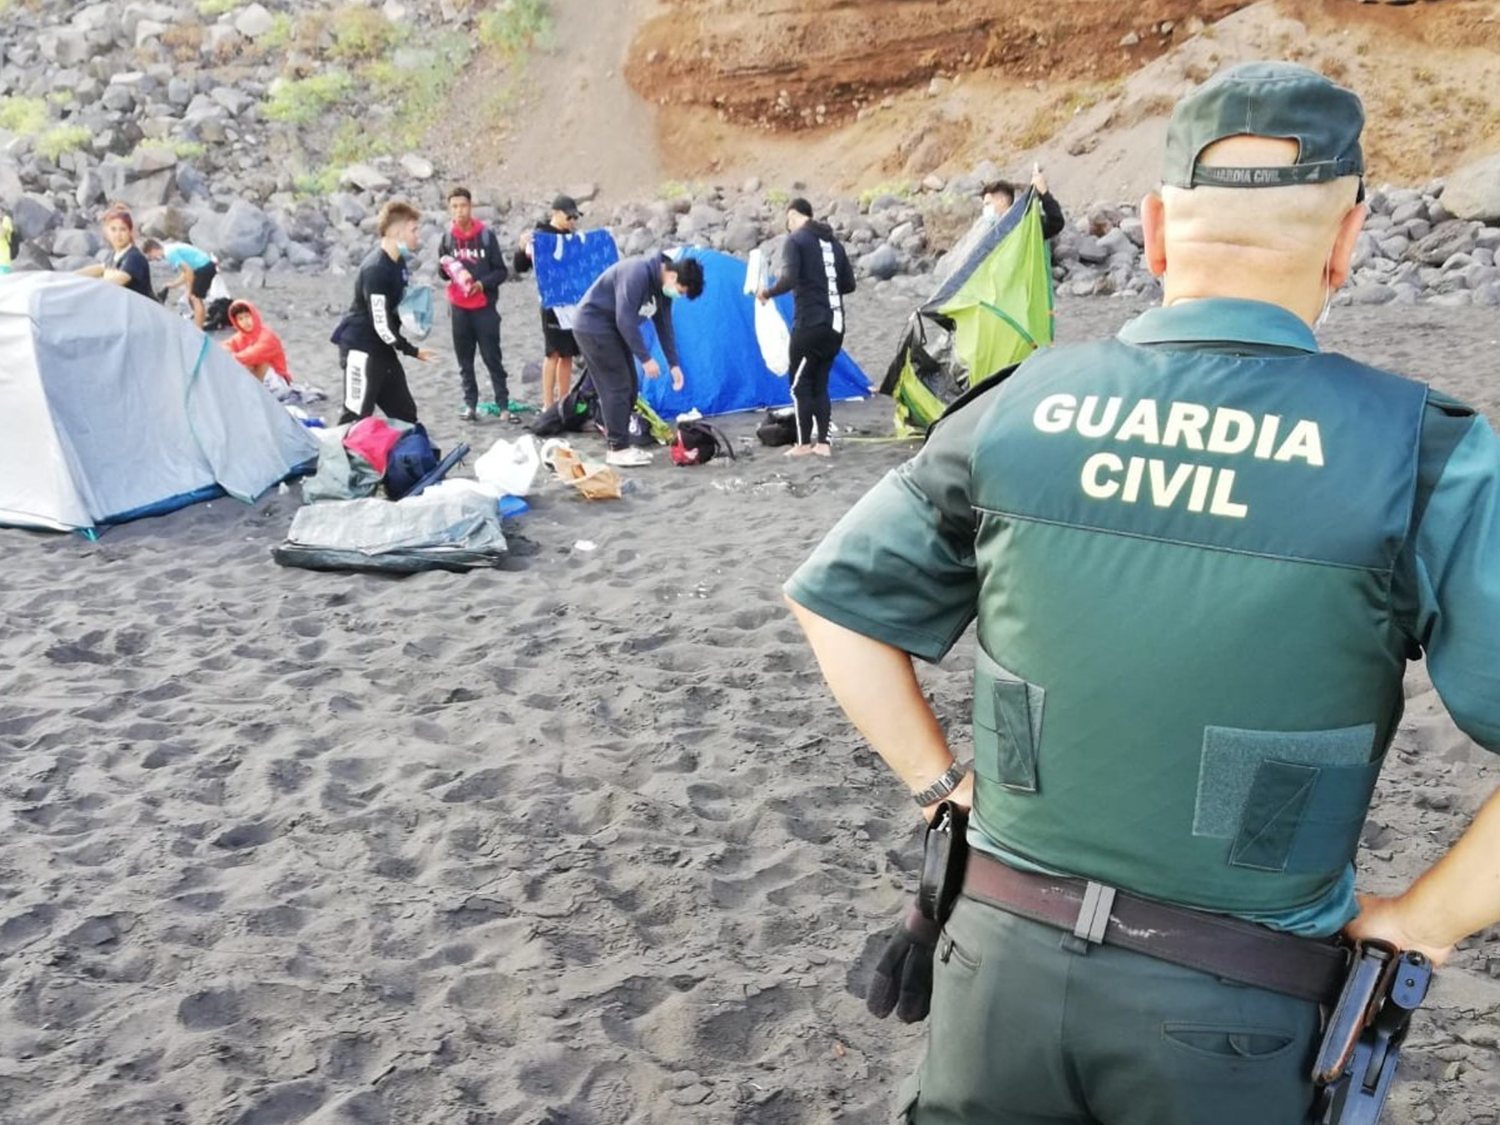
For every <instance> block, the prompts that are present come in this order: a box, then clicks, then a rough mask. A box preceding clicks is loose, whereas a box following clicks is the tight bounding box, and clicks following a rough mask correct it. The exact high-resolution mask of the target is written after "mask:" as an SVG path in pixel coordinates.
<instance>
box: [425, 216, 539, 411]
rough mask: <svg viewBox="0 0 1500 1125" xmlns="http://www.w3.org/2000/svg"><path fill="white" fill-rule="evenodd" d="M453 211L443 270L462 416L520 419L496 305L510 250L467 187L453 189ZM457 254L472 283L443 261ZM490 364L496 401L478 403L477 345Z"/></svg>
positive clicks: (440, 252) (443, 244)
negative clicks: (480, 214)
mask: <svg viewBox="0 0 1500 1125" xmlns="http://www.w3.org/2000/svg"><path fill="white" fill-rule="evenodd" d="M448 214H449V216H450V217H451V218H452V219H453V225H452V226H451V227H449V228H448V230H447V232H446V233H445V234H444V235H443V240H442V242H441V243H440V244H439V245H438V272H439V273H441V274H442V275H443V277H444V278H446V279H447V281H448V311H449V312H450V313H451V314H452V320H453V351H454V353H455V354H456V355H457V357H458V375H459V378H460V379H461V380H462V382H463V391H464V405H463V409H462V410H461V411H460V412H459V417H460V418H462V419H463V420H464V421H466V422H472V421H473V420H474V418H475V416H476V413H478V414H487V415H489V416H491V417H496V416H499V415H500V414H504V415H505V416H506V417H507V418H508V419H509V420H510V421H512V422H519V421H520V419H519V418H518V417H517V416H516V415H515V414H513V413H511V410H510V387H509V382H510V380H509V379H508V378H507V376H506V374H505V362H504V360H503V359H502V358H501V355H500V310H499V309H498V308H496V307H495V301H496V299H497V298H498V296H499V292H500V284H501V282H503V281H504V280H505V278H506V277H507V276H508V275H507V272H506V269H505V252H504V251H503V250H501V249H500V240H499V239H498V238H496V237H495V232H494V231H492V230H491V229H490V228H489V227H487V226H485V225H484V224H483V223H481V222H479V221H478V220H476V219H475V218H474V199H473V196H471V195H470V194H469V189H468V188H462V187H456V188H454V189H453V190H452V191H451V192H449V193H448ZM450 258H451V259H453V260H454V261H455V262H457V263H458V264H459V265H461V266H462V267H463V268H464V269H465V270H467V271H468V272H469V280H470V282H471V284H470V285H469V286H464V285H461V284H460V283H459V282H458V280H457V279H456V278H455V276H454V274H455V272H456V271H454V270H450V269H449V268H448V266H447V265H445V264H444V262H445V261H446V260H448V259H450ZM476 347H477V348H478V349H479V354H480V355H481V356H483V357H484V365H485V367H486V368H488V369H489V373H490V387H491V389H492V390H493V391H494V393H495V398H494V401H493V402H486V403H484V404H483V405H480V404H479V384H478V382H477V381H476V380H475V378H474V350H475V348H476Z"/></svg>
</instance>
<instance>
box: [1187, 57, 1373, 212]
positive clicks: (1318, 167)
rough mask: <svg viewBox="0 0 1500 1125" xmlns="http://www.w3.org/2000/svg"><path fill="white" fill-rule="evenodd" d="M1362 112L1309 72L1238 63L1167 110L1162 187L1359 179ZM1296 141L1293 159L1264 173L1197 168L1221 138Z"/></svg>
mask: <svg viewBox="0 0 1500 1125" xmlns="http://www.w3.org/2000/svg"><path fill="white" fill-rule="evenodd" d="M1364 124H1365V107H1364V105H1363V103H1361V102H1360V100H1359V95H1358V94H1356V93H1354V91H1353V90H1346V89H1345V88H1344V87H1342V86H1340V85H1338V83H1336V82H1332V81H1330V80H1329V79H1327V78H1325V77H1323V75H1321V74H1319V73H1318V72H1317V71H1315V70H1309V69H1307V67H1305V66H1296V65H1294V64H1292V63H1282V62H1255V63H1245V64H1243V65H1241V66H1236V67H1232V68H1231V69H1229V70H1226V71H1225V72H1224V73H1222V74H1217V75H1215V76H1214V77H1213V78H1211V79H1209V80H1208V81H1207V82H1205V83H1204V84H1203V85H1202V86H1199V87H1198V89H1196V90H1194V91H1193V92H1192V93H1191V94H1189V95H1188V96H1187V97H1185V98H1183V99H1182V101H1180V102H1178V103H1177V106H1176V108H1175V109H1174V110H1173V111H1172V123H1171V124H1170V125H1168V126H1167V160H1166V167H1165V169H1164V170H1163V173H1162V180H1163V182H1164V183H1167V184H1170V185H1172V186H1173V187H1180V188H1193V187H1198V186H1199V185H1208V186H1211V187H1233V188H1257V187H1284V186H1286V185H1288V184H1318V183H1325V182H1327V181H1328V180H1337V179H1341V178H1342V177H1344V176H1363V175H1364V173H1365V157H1364V153H1363V152H1362V151H1361V150H1360V147H1359V134H1360V130H1361V129H1363V128H1364ZM1240 136H1253V137H1279V138H1283V139H1285V140H1290V141H1296V142H1297V147H1298V151H1297V160H1296V162H1295V163H1293V164H1282V165H1276V166H1272V167H1266V168H1226V167H1215V166H1205V165H1202V164H1200V163H1199V162H1198V161H1199V157H1201V156H1202V155H1203V151H1204V149H1206V148H1208V146H1209V145H1211V144H1213V143H1214V142H1215V141H1222V140H1224V139H1225V138H1226V137H1240Z"/></svg>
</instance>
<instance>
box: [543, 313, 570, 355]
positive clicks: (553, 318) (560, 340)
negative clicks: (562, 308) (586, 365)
mask: <svg viewBox="0 0 1500 1125" xmlns="http://www.w3.org/2000/svg"><path fill="white" fill-rule="evenodd" d="M542 342H543V345H544V347H543V354H544V355H549V356H553V355H560V356H566V357H569V358H571V357H573V356H576V355H578V341H577V339H575V338H574V336H573V330H572V329H571V328H564V327H563V326H562V325H561V324H559V323H558V320H557V311H556V310H555V309H543V310H542Z"/></svg>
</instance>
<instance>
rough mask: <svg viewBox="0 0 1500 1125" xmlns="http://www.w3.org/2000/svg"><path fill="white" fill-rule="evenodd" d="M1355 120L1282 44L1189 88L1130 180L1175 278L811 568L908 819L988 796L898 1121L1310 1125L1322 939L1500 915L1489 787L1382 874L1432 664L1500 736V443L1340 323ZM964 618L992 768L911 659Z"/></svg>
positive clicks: (922, 978) (941, 430) (926, 453)
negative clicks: (1349, 343) (1421, 859)
mask: <svg viewBox="0 0 1500 1125" xmlns="http://www.w3.org/2000/svg"><path fill="white" fill-rule="evenodd" d="M1363 125H1364V108H1363V105H1362V104H1361V102H1360V99H1359V98H1358V96H1357V95H1355V94H1354V93H1353V92H1352V91H1350V90H1348V89H1345V88H1343V87H1341V86H1339V85H1337V84H1335V83H1334V82H1332V81H1330V80H1329V79H1327V78H1325V77H1323V76H1322V75H1320V74H1318V73H1316V72H1315V71H1311V70H1308V69H1306V68H1304V67H1300V66H1295V65H1292V64H1289V63H1281V62H1263V63H1250V64H1246V65H1242V66H1237V67H1234V68H1232V69H1229V70H1226V71H1224V72H1222V73H1221V74H1219V75H1217V76H1215V77H1214V78H1212V79H1211V80H1210V81H1208V82H1207V83H1205V84H1204V85H1202V86H1201V87H1199V88H1198V89H1196V90H1194V91H1193V92H1191V93H1189V94H1188V95H1187V96H1186V97H1185V98H1184V99H1183V100H1182V101H1181V102H1180V103H1178V105H1177V107H1176V109H1175V111H1174V113H1173V115H1172V119H1171V123H1170V125H1169V126H1168V131H1167V138H1166V159H1165V166H1164V174H1163V186H1162V187H1161V189H1160V191H1159V192H1156V193H1153V194H1151V195H1149V196H1147V197H1146V199H1145V200H1144V201H1143V203H1142V209H1141V221H1142V226H1143V234H1144V241H1145V253H1146V260H1147V262H1148V264H1149V266H1150V268H1151V270H1152V272H1153V273H1154V274H1156V275H1157V276H1159V277H1160V278H1161V279H1162V289H1163V300H1162V305H1161V307H1159V308H1154V309H1151V310H1149V311H1147V312H1145V313H1143V314H1142V315H1141V316H1139V317H1137V318H1136V319H1134V320H1132V321H1131V322H1130V323H1128V324H1126V325H1125V327H1124V328H1123V329H1121V331H1120V332H1119V334H1118V335H1117V336H1116V337H1115V338H1114V339H1110V340H1101V341H1097V342H1092V343H1080V344H1074V345H1070V346H1065V347H1054V348H1047V349H1045V350H1043V351H1039V352H1036V353H1035V354H1033V355H1032V356H1031V357H1030V358H1028V359H1027V360H1026V361H1025V362H1024V363H1022V364H1020V365H1019V366H1018V367H1016V368H1013V369H1009V370H1007V371H1005V372H1001V373H1000V374H999V375H998V376H997V377H995V378H994V379H992V380H990V381H988V382H987V383H985V384H982V385H981V386H980V387H977V388H975V390H974V391H973V392H971V393H970V394H969V395H967V396H965V398H964V399H962V400H960V402H959V403H957V404H955V406H954V408H953V409H951V410H950V411H949V412H948V414H947V415H946V416H945V417H944V418H943V419H942V420H941V421H940V422H939V423H938V424H937V425H936V426H935V427H934V428H933V429H932V430H931V432H930V433H929V435H928V439H927V444H926V445H925V447H924V448H923V449H922V451H921V452H920V453H919V454H917V456H916V457H914V458H913V459H912V460H911V461H909V462H907V463H906V464H905V465H904V466H902V467H901V468H898V469H897V470H895V471H894V472H892V473H891V474H889V475H888V476H887V477H886V478H885V480H884V481H883V482H881V483H880V484H877V485H876V486H875V488H874V489H873V490H872V491H871V492H870V493H869V494H868V495H866V496H865V497H864V499H862V500H861V501H860V502H859V503H858V504H857V505H856V506H855V507H854V508H853V509H852V510H851V511H850V512H849V514H847V515H846V516H845V517H844V519H843V520H842V521H841V522H840V523H839V524H838V525H837V526H836V527H835V528H834V529H833V531H832V532H831V533H830V534H829V536H828V537H827V539H825V540H824V541H823V543H822V544H821V545H820V546H819V547H818V548H817V549H816V550H815V551H814V553H813V555H812V557H811V558H810V559H809V560H808V561H807V562H806V563H805V564H804V565H803V566H802V568H801V569H800V570H798V571H797V572H796V574H795V575H794V576H793V577H792V579H791V581H790V582H789V583H788V584H787V587H786V592H787V596H788V598H789V599H790V601H791V603H792V607H793V609H794V612H795V613H796V615H797V617H798V619H799V621H800V622H801V623H802V626H803V628H804V630H805V631H806V633H807V636H808V639H809V641H810V643H811V645H812V648H813V650H814V652H815V653H816V655H817V658H818V661H819V664H820V665H821V667H822V669H823V671H824V675H825V677H826V679H827V680H828V683H829V685H830V687H831V689H832V692H833V694H834V696H835V697H836V698H837V699H838V700H839V702H840V703H841V704H842V705H843V707H844V709H845V711H846V712H847V713H848V715H849V717H850V719H851V720H852V722H853V723H854V725H855V726H856V727H858V728H859V730H861V731H862V732H863V733H864V734H865V736H866V737H867V738H868V739H869V740H870V742H871V743H872V744H873V746H874V748H875V749H876V750H877V751H878V752H879V753H880V755H881V757H882V758H884V759H885V761H886V763H887V764H888V765H889V766H890V768H891V769H892V771H893V772H894V773H895V774H896V776H897V777H898V778H899V779H900V781H901V782H902V784H903V785H904V786H905V788H906V789H907V790H908V791H909V792H910V793H911V795H912V800H913V802H914V804H915V805H916V806H917V808H916V809H914V810H913V812H914V814H916V813H917V812H918V810H920V813H921V814H922V815H925V816H928V817H932V816H935V815H938V813H939V808H938V803H939V802H940V801H943V800H944V799H946V800H947V801H949V802H951V806H950V807H946V808H943V809H942V810H941V815H942V816H943V818H945V819H944V821H943V822H944V823H951V821H949V820H947V818H949V817H954V818H955V819H957V817H956V816H955V814H954V809H958V810H964V809H967V810H968V818H967V819H968V831H967V838H966V839H967V845H968V854H967V857H966V858H963V857H962V854H961V853H960V859H959V862H958V863H957V865H956V866H947V865H945V866H946V869H947V871H948V872H949V873H950V878H949V880H948V883H947V885H948V886H949V887H950V888H952V889H954V890H956V891H957V892H958V893H957V894H956V896H955V897H949V896H947V895H943V894H935V895H924V896H923V897H922V898H921V899H920V900H919V902H918V903H917V905H916V907H915V908H914V909H913V911H912V912H911V913H910V914H909V915H908V918H907V921H906V922H905V923H903V924H902V925H900V926H898V927H897V928H896V929H895V930H894V931H893V933H892V934H891V935H890V938H889V941H888V944H887V947H886V951H885V953H884V955H883V956H882V957H881V959H880V967H879V968H878V969H877V971H876V975H875V980H874V982H873V984H872V985H871V989H870V993H869V997H868V1001H867V1002H868V1005H869V1007H870V1009H871V1011H872V1013H874V1014H876V1015H878V1016H884V1015H887V1014H889V1013H890V1012H891V1011H892V1010H893V1009H895V1010H896V1011H897V1012H898V1014H899V1015H900V1017H901V1018H902V1019H903V1020H907V1021H909V1022H910V1021H916V1020H921V1019H925V1018H928V1016H929V1014H930V1025H929V1028H930V1047H929V1049H928V1052H927V1055H926V1058H925V1060H924V1061H923V1063H922V1064H921V1067H920V1069H919V1071H918V1072H917V1074H916V1075H915V1076H914V1077H913V1078H912V1080H911V1082H910V1083H909V1084H908V1085H907V1087H906V1089H905V1090H904V1092H903V1094H902V1095H901V1096H900V1098H899V1099H898V1106H897V1108H898V1110H899V1112H900V1115H901V1116H900V1119H901V1120H902V1121H905V1122H907V1123H909V1125H938V1123H941V1125H981V1123H983V1125H1031V1123H1035V1122H1042V1121H1046V1122H1050V1123H1055V1125H1273V1123H1274V1125H1292V1123H1293V1122H1303V1121H1308V1120H1311V1119H1312V1117H1311V1115H1310V1111H1311V1109H1312V1107H1313V1104H1314V1100H1315V1098H1317V1097H1318V1096H1319V1091H1318V1090H1317V1089H1315V1087H1314V1084H1313V1080H1312V1077H1311V1075H1312V1071H1313V1063H1314V1058H1315V1057H1316V1055H1317V1050H1318V1044H1319V1036H1320V1034H1321V1028H1322V1026H1323V1022H1324V1021H1323V1015H1324V1013H1325V1012H1326V1011H1327V1010H1329V1009H1330V1008H1331V1007H1332V1006H1333V1004H1334V1002H1335V1001H1336V1000H1337V998H1338V996H1339V993H1340V988H1341V985H1342V983H1343V980H1344V978H1345V975H1346V973H1347V972H1348V960H1347V952H1346V950H1345V949H1344V948H1342V947H1341V946H1340V945H1338V944H1337V943H1336V940H1335V939H1336V938H1338V937H1339V935H1341V934H1342V936H1343V938H1344V939H1345V940H1346V941H1347V942H1349V943H1351V944H1352V943H1356V942H1383V943H1386V944H1387V945H1388V946H1392V947H1395V949H1396V950H1399V951H1406V952H1407V953H1408V954H1411V955H1421V956H1422V957H1425V958H1427V959H1428V960H1429V961H1430V962H1431V963H1433V964H1436V965H1441V964H1442V963H1443V962H1444V960H1445V959H1446V958H1447V957H1448V956H1449V955H1450V953H1451V952H1452V950H1453V947H1454V945H1455V944H1456V943H1457V942H1459V941H1461V940H1463V939H1465V938H1466V937H1468V936H1469V935H1471V934H1474V933H1477V932H1478V931H1480V930H1483V929H1485V928H1486V927H1490V926H1495V925H1497V924H1500V793H1497V794H1496V795H1493V796H1491V798H1490V799H1489V801H1488V802H1487V803H1486V804H1484V805H1483V807H1481V808H1480V810H1479V812H1478V813H1477V815H1476V816H1475V818H1474V821H1473V823H1472V824H1471V825H1469V827H1468V828H1467V830H1466V831H1465V832H1464V833H1463V835H1462V836H1461V837H1460V838H1459V839H1458V841H1457V843H1456V844H1455V845H1454V847H1453V848H1452V850H1451V851H1449V852H1448V853H1447V855H1446V856H1444V857H1443V858H1442V859H1440V860H1439V861H1438V862H1437V863H1436V864H1435V865H1434V866H1433V867H1432V868H1431V869H1430V870H1428V871H1427V872H1426V873H1425V874H1424V875H1423V876H1422V877H1421V878H1420V879H1418V880H1417V881H1416V882H1415V883H1414V884H1413V885H1412V886H1411V887H1410V888H1409V889H1407V890H1405V891H1404V892H1402V893H1400V894H1397V895H1395V896H1394V897H1380V896H1374V895H1357V894H1356V893H1355V887H1356V878H1355V862H1354V861H1355V858H1356V853H1357V852H1358V850H1359V844H1360V831H1361V826H1362V825H1363V823H1364V820H1365V815H1366V812H1367V810H1368V808H1369V805H1370V800H1371V794H1372V792H1373V790H1374V788H1375V785H1376V781H1377V779H1378V777H1379V775H1380V772H1381V767H1382V764H1383V762H1384V760H1385V757H1386V754H1387V751H1388V750H1389V748H1390V746H1391V743H1392V740H1393V738H1394V737H1395V736H1396V733H1397V728H1398V726H1399V724H1400V719H1401V711H1402V706H1403V691H1402V677H1403V673H1404V671H1405V668H1406V664H1407V661H1408V660H1412V659H1416V658H1418V657H1419V656H1420V657H1425V659H1426V668H1427V672H1428V674H1429V675H1430V676H1431V678H1432V682H1433V685H1434V687H1435V688H1436V689H1437V692H1438V694H1439V696H1440V697H1441V698H1442V700H1443V703H1444V705H1445V706H1446V707H1447V709H1448V712H1449V714H1450V716H1451V717H1452V719H1453V720H1454V722H1455V723H1456V725H1457V726H1458V727H1459V728H1460V729H1461V730H1462V731H1463V732H1464V733H1465V734H1467V735H1468V736H1469V737H1470V738H1472V739H1473V740H1474V742H1475V743H1476V744H1477V745H1478V746H1479V747H1481V748H1483V749H1486V750H1489V751H1492V752H1500V439H1497V437H1496V435H1495V432H1494V430H1493V429H1492V428H1491V426H1490V425H1489V424H1488V423H1487V422H1486V420H1485V419H1484V417H1483V416H1482V415H1481V414H1479V413H1478V412H1477V411H1476V410H1475V409H1474V408H1472V407H1470V406H1467V405H1465V404H1463V403H1461V402H1458V401H1455V400H1454V399H1451V398H1449V397H1448V396H1446V395H1443V394H1440V393H1438V392H1437V391H1435V390H1432V389H1430V388H1429V387H1426V386H1424V385H1423V384H1421V383H1417V382H1415V381H1412V380H1409V379H1406V378H1402V377H1401V376H1399V375H1396V374H1393V373H1389V372H1386V371H1381V370H1377V369H1376V368H1373V367H1370V366H1367V365H1365V364H1363V363H1360V362H1358V361H1357V360H1355V359H1352V358H1349V357H1346V356H1342V355H1337V354H1334V353H1331V352H1324V351H1322V350H1321V349H1320V348H1319V345H1318V341H1317V338H1316V337H1315V335H1314V332H1313V326H1314V324H1315V323H1316V322H1317V321H1318V320H1319V318H1320V317H1321V315H1322V313H1323V311H1324V309H1325V308H1326V307H1327V304H1328V301H1329V297H1330V295H1331V294H1332V292H1333V291H1335V290H1337V289H1338V288H1339V287H1340V286H1342V285H1343V284H1344V283H1345V282H1346V281H1347V280H1348V277H1349V273H1350V263H1351V260H1352V257H1353V254H1354V249H1355V245H1356V241H1357V239H1358V237H1359V234H1360V230H1361V227H1362V226H1363V224H1364V220H1365V208H1364V206H1363V204H1362V203H1361V201H1360V200H1361V192H1362V178H1363V175H1364V170H1365V164H1364V156H1363V152H1362V150H1361V145H1360V134H1361V131H1362V129H1363ZM1059 559H1069V560H1072V562H1073V563H1074V565H1070V566H1066V567H1059V566H1058V560H1059ZM971 623H973V624H975V626H976V629H975V641H976V647H975V653H974V659H975V665H976V667H975V673H974V701H973V711H972V720H973V722H972V738H973V752H974V754H973V762H972V767H970V766H969V765H967V764H964V763H961V762H960V761H958V760H957V759H956V758H955V753H954V748H953V747H951V746H950V744H949V741H948V739H947V737H946V736H945V734H944V731H943V728H942V726H941V725H940V723H939V721H938V718H937V716H936V715H935V714H934V712H933V710H932V708H931V706H930V705H929V703H928V700H927V698H926V697H925V696H924V694H923V691H922V686H921V683H920V681H919V680H918V679H917V677H916V674H915V671H914V669H913V666H912V657H913V656H916V657H920V658H922V659H924V660H929V661H937V660H939V659H941V658H942V657H943V656H944V655H945V654H947V653H948V651H949V650H950V649H951V648H952V647H953V646H954V645H955V643H956V642H957V641H958V640H959V638H960V637H961V636H963V635H964V634H965V633H966V631H967V629H968V627H969V625H970V624H971ZM778 702H781V701H778ZM791 705H792V706H796V707H801V708H805V707H806V706H808V702H807V700H806V699H801V698H799V699H798V700H796V701H795V702H792V703H791ZM966 725H967V724H966ZM956 839H957V840H958V841H959V843H960V844H961V843H962V841H963V840H964V839H965V837H964V836H963V834H962V832H960V833H958V834H957V836H956ZM926 882H927V881H926V880H924V884H925V883H926ZM1377 948H1379V947H1377ZM1412 964H1418V963H1417V962H1412ZM1394 975H1395V976H1399V977H1405V976H1406V972H1405V971H1403V972H1401V973H1398V974H1394ZM1412 979H1413V980H1415V976H1414V977H1413V978H1412ZM1335 1042H1337V1040H1336V1041H1335ZM1364 1075H1365V1071H1364V1070H1360V1071H1358V1073H1357V1074H1356V1075H1355V1078H1354V1081H1355V1083H1356V1084H1360V1083H1362V1082H1363V1081H1364ZM1316 1119H1317V1120H1319V1121H1321V1120H1323V1116H1322V1115H1321V1113H1320V1114H1319V1115H1318V1116H1317V1118H1316ZM1341 1119H1345V1118H1341ZM1347 1119H1349V1120H1352V1117H1351V1118H1347ZM1362 1119H1364V1118H1362ZM1374 1119H1375V1117H1374V1115H1373V1114H1372V1115H1369V1116H1368V1120H1371V1121H1373V1120H1374Z"/></svg>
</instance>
